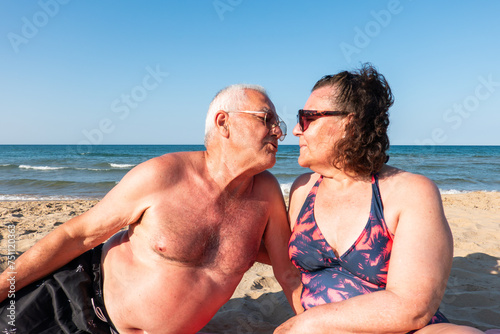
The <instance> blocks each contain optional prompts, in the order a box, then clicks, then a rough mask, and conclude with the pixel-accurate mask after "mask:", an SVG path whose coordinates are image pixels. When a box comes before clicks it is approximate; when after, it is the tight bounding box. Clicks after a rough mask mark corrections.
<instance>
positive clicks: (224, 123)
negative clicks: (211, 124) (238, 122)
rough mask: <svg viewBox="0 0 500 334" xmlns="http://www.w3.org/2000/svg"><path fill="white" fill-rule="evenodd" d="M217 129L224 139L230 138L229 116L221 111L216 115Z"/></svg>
mask: <svg viewBox="0 0 500 334" xmlns="http://www.w3.org/2000/svg"><path fill="white" fill-rule="evenodd" d="M215 127H216V128H217V131H218V132H219V133H220V134H221V136H223V137H224V138H229V114H228V113H227V112H225V111H224V110H219V111H217V113H216V114H215Z"/></svg>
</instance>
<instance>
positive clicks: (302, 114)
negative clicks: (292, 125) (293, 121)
mask: <svg viewBox="0 0 500 334" xmlns="http://www.w3.org/2000/svg"><path fill="white" fill-rule="evenodd" d="M347 114H349V112H347V111H330V110H304V109H299V113H298V114H297V123H299V126H300V131H306V130H307V128H308V127H309V123H310V121H309V120H308V118H316V117H323V116H344V115H347Z"/></svg>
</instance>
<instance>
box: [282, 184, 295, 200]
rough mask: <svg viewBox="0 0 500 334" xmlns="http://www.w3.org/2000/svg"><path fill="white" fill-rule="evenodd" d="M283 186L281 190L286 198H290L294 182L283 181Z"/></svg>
mask: <svg viewBox="0 0 500 334" xmlns="http://www.w3.org/2000/svg"><path fill="white" fill-rule="evenodd" d="M280 187H281V192H282V193H283V196H284V197H285V198H288V196H290V188H291V187H292V183H283V184H280Z"/></svg>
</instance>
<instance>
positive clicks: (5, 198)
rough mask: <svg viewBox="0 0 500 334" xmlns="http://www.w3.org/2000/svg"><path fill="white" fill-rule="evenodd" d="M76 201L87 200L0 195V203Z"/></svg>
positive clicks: (69, 197)
mask: <svg viewBox="0 0 500 334" xmlns="http://www.w3.org/2000/svg"><path fill="white" fill-rule="evenodd" d="M76 199H87V198H81V197H73V196H55V195H53V196H42V195H40V196H36V195H23V194H20V195H0V201H67V200H76Z"/></svg>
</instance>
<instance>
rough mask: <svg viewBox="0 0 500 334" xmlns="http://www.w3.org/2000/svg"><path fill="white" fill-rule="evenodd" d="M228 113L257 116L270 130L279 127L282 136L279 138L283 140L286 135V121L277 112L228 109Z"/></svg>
mask: <svg viewBox="0 0 500 334" xmlns="http://www.w3.org/2000/svg"><path fill="white" fill-rule="evenodd" d="M228 113H243V114H249V115H252V116H254V117H257V118H259V119H261V120H262V122H263V123H264V126H265V127H266V128H268V129H269V131H273V130H274V129H275V128H278V130H279V131H280V133H281V134H280V136H279V137H278V139H279V140H280V141H283V140H284V139H285V137H286V130H287V128H286V123H285V122H284V121H283V120H282V119H281V118H280V117H279V116H278V115H276V114H274V113H272V112H267V111H253V110H238V111H228ZM255 114H263V115H264V117H260V116H257V115H255Z"/></svg>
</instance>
